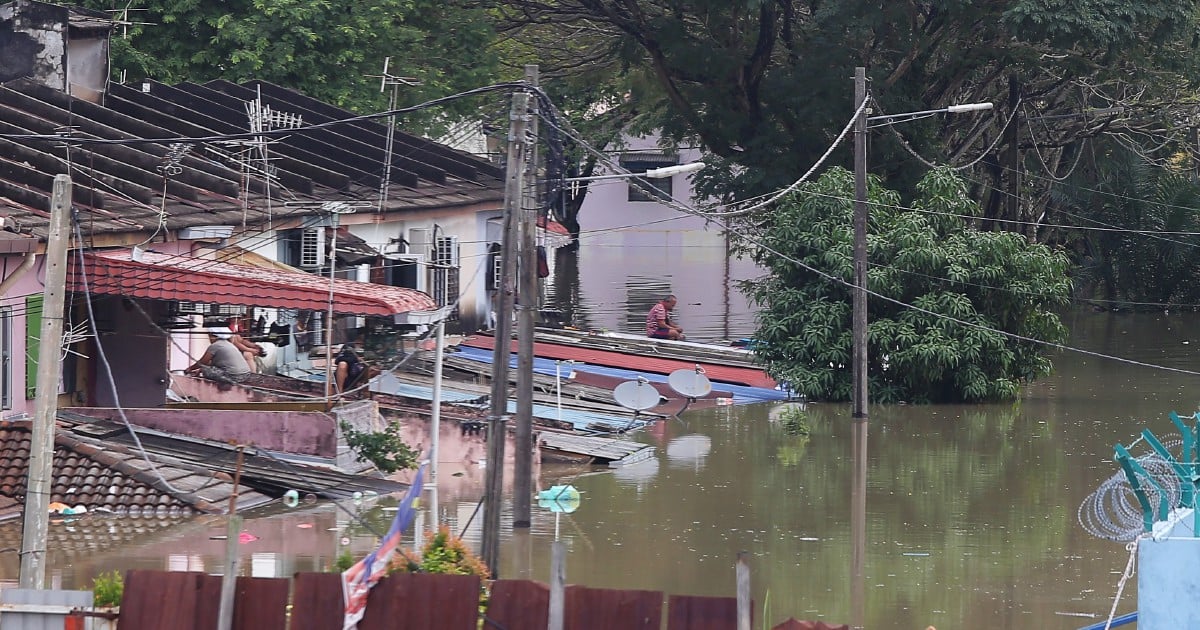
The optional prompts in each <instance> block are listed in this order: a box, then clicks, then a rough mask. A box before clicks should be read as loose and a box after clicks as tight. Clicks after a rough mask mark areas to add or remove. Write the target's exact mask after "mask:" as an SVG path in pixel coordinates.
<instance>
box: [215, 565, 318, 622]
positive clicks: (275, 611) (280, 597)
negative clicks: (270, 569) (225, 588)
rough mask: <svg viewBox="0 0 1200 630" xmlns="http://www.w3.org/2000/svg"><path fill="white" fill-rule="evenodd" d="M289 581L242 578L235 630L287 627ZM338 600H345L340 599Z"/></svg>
mask: <svg viewBox="0 0 1200 630" xmlns="http://www.w3.org/2000/svg"><path fill="white" fill-rule="evenodd" d="M290 590H291V580H289V579H287V578H256V577H244V576H243V577H239V578H238V579H237V590H236V591H235V594H236V595H235V596H236V599H235V600H234V606H233V630H276V629H278V630H282V629H283V628H285V627H286V626H287V605H288V592H289V591H290ZM338 601H339V602H340V601H341V597H340V596H339V598H338Z"/></svg>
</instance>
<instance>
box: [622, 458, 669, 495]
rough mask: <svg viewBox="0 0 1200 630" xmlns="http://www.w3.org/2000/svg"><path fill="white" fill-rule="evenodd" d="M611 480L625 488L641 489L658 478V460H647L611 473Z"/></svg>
mask: <svg viewBox="0 0 1200 630" xmlns="http://www.w3.org/2000/svg"><path fill="white" fill-rule="evenodd" d="M612 476H613V479H616V480H617V482H618V483H620V484H621V485H626V486H634V487H636V488H639V489H640V488H642V487H644V486H645V484H647V483H649V482H651V481H654V478H655V477H657V476H658V458H657V457H655V458H653V459H647V460H644V461H640V462H637V463H634V464H630V465H628V466H622V467H620V468H618V469H616V470H614V471H612Z"/></svg>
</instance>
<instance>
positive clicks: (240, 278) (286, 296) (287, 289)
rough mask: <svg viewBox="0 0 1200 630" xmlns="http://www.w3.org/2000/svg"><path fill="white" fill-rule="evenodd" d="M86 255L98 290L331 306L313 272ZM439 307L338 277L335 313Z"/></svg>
mask: <svg viewBox="0 0 1200 630" xmlns="http://www.w3.org/2000/svg"><path fill="white" fill-rule="evenodd" d="M83 259H84V261H85V262H86V270H87V285H88V289H89V290H90V291H91V292H92V293H95V294H105V295H123V296H126V297H134V298H145V299H150V300H178V301H184V302H205V303H210V304H237V305H240V306H259V307H267V308H294V309H299V310H312V311H324V310H326V309H328V308H329V298H330V294H329V278H323V277H321V276H317V275H313V274H310V273H303V272H291V271H284V270H282V269H266V268H261V267H250V266H247V265H235V264H231V263H226V262H218V261H214V260H204V259H201V258H193V257H191V256H184V255H168V254H157V253H152V252H145V253H143V254H142V255H141V257H140V260H138V261H134V260H131V255H130V251H129V250H128V249H120V250H111V251H105V252H95V253H91V254H84V256H83ZM78 260H79V259H78V258H74V259H73V261H74V262H73V264H72V265H71V268H70V269H69V274H68V278H67V284H68V286H69V287H70V288H71V289H73V290H75V291H83V290H84V278H83V275H82V274H80V273H79V271H80V269H79V262H78ZM436 308H437V305H436V304H434V302H433V299H432V298H430V297H429V296H428V295H426V294H424V293H421V292H420V291H416V290H414V289H406V288H403V287H391V286H386V285H380V284H371V283H369V282H355V281H353V280H342V279H335V280H334V281H333V310H334V312H335V313H340V314H343V315H382V316H392V315H397V314H400V313H409V312H413V311H430V310H434V309H436Z"/></svg>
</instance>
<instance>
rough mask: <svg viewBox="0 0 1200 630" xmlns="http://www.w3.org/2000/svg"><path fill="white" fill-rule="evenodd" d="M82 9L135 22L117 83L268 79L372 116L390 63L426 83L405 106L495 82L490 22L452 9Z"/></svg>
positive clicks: (300, 4)
mask: <svg viewBox="0 0 1200 630" xmlns="http://www.w3.org/2000/svg"><path fill="white" fill-rule="evenodd" d="M83 4H84V5H85V6H88V7H90V8H96V9H107V10H111V11H114V12H115V13H116V14H117V17H118V18H124V19H127V20H131V21H134V22H135V23H134V24H133V25H131V26H128V27H127V29H124V28H123V29H122V30H121V31H120V32H119V33H118V36H117V37H114V41H113V46H112V49H113V64H112V65H113V73H114V78H115V79H116V80H129V81H136V80H140V79H142V78H153V79H158V80H160V81H164V82H168V83H174V82H179V81H207V80H210V79H218V78H220V79H228V80H231V81H244V80H248V79H262V80H265V81H270V82H272V83H277V84H279V85H282V86H285V87H289V88H294V89H297V90H299V91H301V92H304V93H306V94H308V95H310V96H313V97H315V98H319V99H322V100H325V101H327V102H330V103H333V104H335V105H339V106H342V107H347V108H350V109H354V110H358V111H364V112H366V111H380V110H382V109H384V107H385V106H386V105H387V95H386V94H381V93H380V90H379V85H380V79H379V77H378V75H379V74H380V72H381V71H382V69H383V61H384V58H385V57H391V58H392V65H391V68H390V69H389V71H390V72H391V73H392V74H395V75H398V76H405V77H411V78H413V79H415V80H416V81H417V82H419V85H414V86H403V87H402V88H401V89H400V92H399V98H400V104H401V105H406V104H414V103H419V102H422V101H425V100H428V99H430V98H435V97H440V96H445V95H446V94H448V93H453V92H457V91H461V90H464V89H469V88H474V87H479V86H481V85H487V84H488V83H491V82H492V81H493V79H494V77H495V76H496V75H497V73H498V70H497V60H496V58H495V57H494V56H492V55H489V54H486V51H487V50H488V48H489V47H490V46H491V45H492V43H493V39H494V33H493V31H492V29H491V20H490V19H489V18H488V16H487V15H486V13H485V12H483V11H481V10H477V9H466V8H462V7H459V6H456V5H455V4H454V3H453V2H451V3H445V2H439V1H436V0H366V1H363V2H329V1H328V0H223V1H222V2H201V1H199V0H146V2H144V3H140V4H141V5H142V6H141V9H144V10H133V11H128V10H126V9H127V3H125V2H115V1H114V0H84V2H83ZM370 75H376V76H374V77H372V76H370ZM475 105H477V104H464V106H469V107H474V106H475ZM439 113H444V110H443V111H441V112H439Z"/></svg>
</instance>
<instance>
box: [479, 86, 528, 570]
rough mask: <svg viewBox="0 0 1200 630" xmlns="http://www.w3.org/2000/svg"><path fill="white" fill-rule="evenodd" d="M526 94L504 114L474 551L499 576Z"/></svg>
mask: <svg viewBox="0 0 1200 630" xmlns="http://www.w3.org/2000/svg"><path fill="white" fill-rule="evenodd" d="M528 104H529V95H528V94H526V93H524V92H518V93H516V94H513V102H512V110H511V111H510V112H509V115H508V120H509V124H508V161H507V162H506V163H505V169H504V236H503V242H502V243H501V244H500V260H501V262H502V264H503V265H504V269H503V273H502V274H501V284H502V286H501V288H500V289H499V296H498V297H497V300H496V330H495V335H496V336H495V339H496V345H495V349H494V351H493V353H492V400H491V403H492V404H491V410H490V413H489V417H488V434H487V440H488V450H487V482H486V485H485V487H484V493H483V500H484V511H483V541H482V545H481V547H482V549H481V551H480V555H481V556H482V559H483V561H484V562H485V563H486V564H487V565H488V567H490V568H491V570H492V576H493V577H499V567H500V506H501V504H502V503H503V497H504V438H505V436H506V431H505V424H506V420H507V419H508V355H509V349H510V346H511V343H512V310H513V293H514V290H515V289H516V279H517V256H516V249H517V219H518V212H519V209H520V205H521V195H522V193H523V192H524V183H525V132H526V124H527V122H528V120H529V112H528V111H527V110H528Z"/></svg>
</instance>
